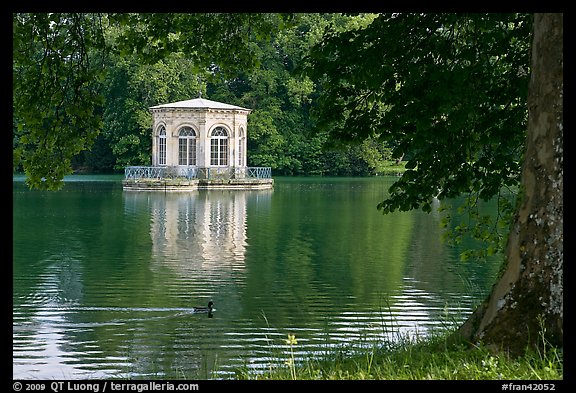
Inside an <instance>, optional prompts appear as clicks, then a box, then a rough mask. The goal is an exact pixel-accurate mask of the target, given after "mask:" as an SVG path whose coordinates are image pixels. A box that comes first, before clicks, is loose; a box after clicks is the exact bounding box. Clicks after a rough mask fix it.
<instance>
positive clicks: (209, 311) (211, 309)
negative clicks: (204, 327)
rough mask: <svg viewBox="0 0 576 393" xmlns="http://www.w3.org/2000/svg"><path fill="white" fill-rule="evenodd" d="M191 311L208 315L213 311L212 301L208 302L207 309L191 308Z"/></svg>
mask: <svg viewBox="0 0 576 393" xmlns="http://www.w3.org/2000/svg"><path fill="white" fill-rule="evenodd" d="M192 309H193V310H194V312H199V313H200V312H204V313H206V312H207V313H209V314H212V311H213V309H214V302H213V301H212V300H210V301H209V302H208V307H192Z"/></svg>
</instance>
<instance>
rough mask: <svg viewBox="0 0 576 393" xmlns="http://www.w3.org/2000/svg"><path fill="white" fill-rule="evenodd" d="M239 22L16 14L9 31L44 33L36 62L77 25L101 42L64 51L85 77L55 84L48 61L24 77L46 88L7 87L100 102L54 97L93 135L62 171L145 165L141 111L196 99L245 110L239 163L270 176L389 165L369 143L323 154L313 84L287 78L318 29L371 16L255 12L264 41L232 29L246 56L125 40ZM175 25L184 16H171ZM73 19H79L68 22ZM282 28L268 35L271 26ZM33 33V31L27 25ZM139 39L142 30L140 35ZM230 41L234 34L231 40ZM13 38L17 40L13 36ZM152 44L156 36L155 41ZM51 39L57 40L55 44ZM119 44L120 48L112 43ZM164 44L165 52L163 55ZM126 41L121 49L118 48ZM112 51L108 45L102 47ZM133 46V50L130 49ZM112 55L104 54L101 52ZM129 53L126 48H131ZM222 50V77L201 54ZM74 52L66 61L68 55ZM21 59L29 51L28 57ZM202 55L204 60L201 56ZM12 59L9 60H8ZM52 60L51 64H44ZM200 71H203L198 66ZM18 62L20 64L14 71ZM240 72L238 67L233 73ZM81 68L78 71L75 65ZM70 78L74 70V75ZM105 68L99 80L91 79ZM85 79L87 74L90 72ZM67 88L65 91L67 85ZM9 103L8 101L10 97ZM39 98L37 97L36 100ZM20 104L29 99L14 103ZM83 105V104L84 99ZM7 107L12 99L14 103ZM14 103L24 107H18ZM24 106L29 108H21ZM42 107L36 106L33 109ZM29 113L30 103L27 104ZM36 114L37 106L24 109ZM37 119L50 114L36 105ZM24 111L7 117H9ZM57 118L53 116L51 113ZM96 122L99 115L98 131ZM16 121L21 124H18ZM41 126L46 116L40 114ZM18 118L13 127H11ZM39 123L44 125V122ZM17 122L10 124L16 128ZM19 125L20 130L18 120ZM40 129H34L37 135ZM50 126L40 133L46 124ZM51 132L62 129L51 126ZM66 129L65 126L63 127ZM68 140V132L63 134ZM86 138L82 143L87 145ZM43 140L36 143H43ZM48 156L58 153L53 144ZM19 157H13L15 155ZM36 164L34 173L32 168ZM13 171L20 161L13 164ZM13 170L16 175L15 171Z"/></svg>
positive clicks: (147, 144) (147, 132) (146, 136)
mask: <svg viewBox="0 0 576 393" xmlns="http://www.w3.org/2000/svg"><path fill="white" fill-rule="evenodd" d="M242 16H243V14H239V15H235V14H229V15H226V14H222V15H216V16H212V17H211V16H210V15H207V14H206V15H204V14H203V15H191V16H189V18H188V19H185V20H177V19H176V18H177V17H178V16H177V15H173V14H169V15H168V14H166V15H164V14H160V15H147V16H144V15H133V16H128V15H98V16H95V15H58V17H56V15H54V16H50V15H48V14H46V15H43V17H42V16H40V15H32V16H30V15H24V16H19V17H17V18H20V25H19V26H18V25H17V26H16V28H17V29H19V31H22V30H25V29H28V30H31V29H33V28H35V29H41V28H42V29H44V30H45V33H44V37H45V39H44V42H41V43H40V44H37V52H38V53H37V54H36V57H37V58H38V61H40V59H41V56H43V55H45V53H46V51H47V50H54V51H58V52H59V53H60V52H61V51H63V50H66V49H64V48H60V46H62V45H65V44H66V45H69V44H67V43H66V41H67V40H68V41H70V42H74V40H72V39H70V38H69V39H67V38H66V35H71V34H73V33H74V30H73V29H74V28H78V26H80V25H81V26H82V28H83V29H85V30H86V31H85V34H86V32H87V31H88V26H89V27H90V28H92V29H101V32H102V36H103V39H104V42H97V41H96V40H97V38H96V37H97V34H96V32H94V38H93V40H94V41H93V45H92V47H87V48H80V45H79V44H78V47H77V48H70V49H68V50H69V51H70V55H71V56H77V55H78V54H77V52H84V54H83V56H85V62H84V63H82V62H80V61H79V62H78V64H76V67H77V70H78V69H80V70H81V71H82V72H85V73H86V74H85V75H83V76H82V75H80V74H81V73H79V74H77V75H76V76H75V77H76V78H82V77H83V78H84V80H78V81H72V80H66V79H61V80H57V81H54V79H58V78H68V79H70V78H71V77H65V76H62V75H61V76H60V77H58V76H56V72H57V70H58V71H60V72H62V71H63V70H64V69H65V67H67V66H69V65H68V64H56V63H55V62H56V59H55V58H47V59H44V60H42V61H43V62H44V64H42V65H41V66H40V69H38V65H34V66H33V67H32V69H31V70H30V69H29V71H30V72H33V71H40V72H45V73H46V74H47V75H48V74H50V73H53V77H51V78H49V79H50V80H48V81H44V82H43V83H38V82H37V81H34V80H33V78H31V77H25V78H22V77H23V76H26V74H25V73H23V71H22V69H18V70H16V72H17V73H18V74H21V75H18V76H16V79H19V80H22V81H26V83H35V82H36V84H37V85H39V86H42V85H44V84H45V83H54V82H56V83H61V84H62V90H64V91H65V90H66V89H68V88H70V86H69V84H70V83H71V84H74V83H77V86H78V91H79V92H80V91H86V94H93V95H96V94H98V95H100V96H101V97H102V100H100V101H94V104H93V107H92V108H88V109H87V108H86V107H84V108H80V107H81V106H82V105H86V102H87V101H89V100H86V97H77V98H76V99H74V100H68V99H67V98H66V97H65V96H63V97H61V98H60V102H61V103H62V105H66V106H67V107H68V109H64V108H62V111H63V113H71V111H73V109H71V102H70V101H72V103H73V102H78V100H83V103H82V104H80V103H79V104H78V108H77V110H78V111H83V110H84V111H87V114H89V116H88V117H90V116H93V117H94V118H93V119H92V123H88V122H87V123H86V124H80V123H77V128H78V129H82V128H92V129H99V130H100V131H99V132H98V133H97V134H95V135H94V134H93V135H90V136H89V137H88V133H87V134H86V135H87V137H86V139H87V141H86V142H87V145H86V146H90V147H89V148H88V149H80V148H78V149H76V150H74V154H72V156H71V157H70V163H71V167H72V168H73V169H74V170H75V171H79V172H112V171H122V170H123V169H124V167H125V166H128V165H150V164H151V144H152V141H151V135H152V130H151V127H152V116H151V114H150V113H149V111H148V108H149V107H150V106H154V105H159V104H164V103H169V102H175V101H180V100H188V99H191V98H196V97H198V96H199V95H200V94H201V96H202V97H204V98H208V99H210V100H214V101H221V102H226V103H230V104H234V105H239V106H243V107H247V108H250V109H253V112H252V114H251V115H250V116H249V124H248V133H249V138H248V141H249V143H248V165H249V166H267V167H272V170H273V173H274V174H275V175H373V174H376V173H378V171H379V169H380V167H381V166H382V165H383V164H384V163H385V162H386V160H389V159H390V158H391V149H390V148H389V147H388V146H387V145H386V144H384V143H380V142H377V141H376V140H372V139H370V138H366V140H365V141H364V142H363V143H361V144H359V145H348V146H346V147H344V148H341V149H329V150H327V149H324V147H325V145H326V144H327V139H328V133H327V132H317V130H316V127H315V122H314V120H313V119H312V118H311V116H310V107H311V105H312V102H313V100H314V98H315V96H317V95H318V92H317V87H316V81H313V80H311V79H310V78H309V77H308V76H306V75H304V74H302V73H301V72H296V71H297V69H298V68H299V67H301V65H302V64H303V61H304V58H305V57H306V55H307V54H308V52H309V50H310V48H311V47H312V46H313V45H316V44H318V42H319V41H320V40H321V39H322V36H323V33H324V31H325V30H326V29H335V30H338V31H343V30H349V29H357V28H360V27H362V26H364V25H366V24H367V23H369V22H370V21H371V20H372V19H373V18H374V16H373V15H355V16H343V15H340V14H296V15H292V16H290V18H288V17H285V18H284V17H282V16H279V15H267V14H260V15H256V16H254V21H253V23H252V25H256V24H257V25H258V26H259V27H260V29H261V30H266V33H265V34H260V33H258V32H257V31H241V32H240V33H239V34H241V36H242V37H241V38H242V39H243V40H247V41H248V45H249V53H246V54H245V53H242V50H241V49H238V46H239V45H240V44H241V43H235V42H234V41H233V40H232V42H228V43H225V44H227V47H222V48H217V49H215V46H216V45H222V44H218V43H213V42H207V43H205V44H203V45H200V43H195V44H196V45H197V46H198V48H195V49H194V52H200V51H205V53H204V54H202V53H189V52H190V51H187V50H185V49H184V50H182V46H184V45H191V44H192V43H190V42H188V41H187V42H186V43H185V44H181V43H180V42H177V41H178V40H184V39H186V40H189V39H190V37H185V38H182V37H176V34H174V33H171V32H166V34H165V38H166V39H167V42H166V43H165V44H166V45H165V47H164V46H162V44H158V45H156V46H155V45H154V42H153V41H154V39H155V38H152V39H147V40H146V41H141V42H140V43H139V42H135V41H136V40H137V39H138V34H140V35H141V37H144V36H145V34H144V32H147V31H145V29H151V30H152V29H155V30H154V31H153V32H152V33H151V34H152V35H153V34H157V35H161V31H159V30H158V28H157V27H156V26H161V28H163V29H169V28H170V26H172V27H173V26H175V25H177V24H182V25H184V24H187V25H188V26H191V25H193V24H195V25H197V27H196V29H203V30H202V31H199V32H197V31H193V32H192V33H191V34H189V36H192V35H193V33H196V35H197V36H205V35H208V34H211V31H210V30H211V29H213V30H214V32H213V35H214V36H215V35H222V34H226V32H225V29H226V28H230V27H232V26H233V27H235V28H236V29H241V28H242V29H246V28H250V25H248V27H246V26H245V25H246V22H247V21H245V20H235V19H234V18H235V17H238V18H240V17H242ZM180 17H181V18H184V16H180ZM74 18H82V20H75V19H74ZM279 23H285V24H289V25H290V27H289V28H286V29H278V28H275V25H276V24H279ZM32 25H34V27H32ZM147 33H148V32H147ZM233 33H234V32H233ZM17 38H18V37H17ZM19 38H21V39H22V42H21V43H20V41H18V42H17V43H16V45H15V46H16V47H19V46H24V45H26V43H27V42H28V43H29V42H31V41H32V39H31V37H29V39H28V40H26V37H25V36H23V35H20V37H19ZM161 39H162V37H160V38H159V40H161ZM57 40H61V42H57ZM122 40H124V41H122ZM170 40H173V42H174V46H173V47H170ZM123 42H126V47H123V46H122V44H123ZM111 43H113V44H111ZM139 44H141V48H138V45H139ZM112 45H113V46H114V47H115V48H113V49H110V47H111V46H112ZM133 49H136V50H133ZM216 50H217V51H219V52H218V55H219V56H222V54H221V53H220V52H226V51H228V52H231V53H229V54H227V55H228V56H238V58H230V59H229V62H230V63H236V65H237V67H238V69H237V70H236V72H234V73H231V72H228V73H227V72H224V71H223V70H222V68H221V67H220V66H219V65H218V64H217V63H215V62H213V61H212V59H211V58H209V57H208V56H210V55H212V56H214V53H215V51H216ZM75 52H76V53H75ZM28 54H29V52H28ZM203 56H205V57H203ZM16 59H17V60H18V57H17V56H16ZM50 61H52V62H54V63H55V64H49V62H50ZM208 62H209V63H210V66H208V67H205V66H204V64H206V63H208ZM20 64H21V63H20ZM243 64H245V67H243ZM83 65H84V66H85V70H82V69H81V67H82V66H83ZM77 70H76V71H77ZM101 70H105V71H106V72H100V71H101ZM91 73H92V74H91ZM72 88H73V87H72ZM15 94H16V95H17V94H18V93H15ZM39 96H43V94H39ZM20 98H21V99H22V100H26V99H28V100H30V98H31V97H20ZM88 98H90V97H88ZM57 100H58V98H54V97H51V101H52V105H53V106H55V107H58V106H59V105H60V102H58V101H57ZM16 101H17V103H18V102H19V101H20V100H19V99H18V97H16ZM23 104H24V102H23ZM28 104H30V102H28ZM43 105H46V104H43ZM29 107H31V108H34V105H31V106H29ZM34 109H37V108H34ZM46 110H47V112H51V111H52V109H50V108H47V107H46ZM25 111H26V109H22V110H21V109H17V110H16V116H18V115H20V114H21V113H22V112H25ZM52 114H55V115H56V116H58V113H52ZM96 116H100V117H101V124H98V121H97V119H96ZM22 117H24V118H25V117H26V116H22ZM46 118H49V115H48V116H46ZM18 120H20V119H18ZM44 122H45V123H46V120H45V121H44ZM16 123H17V124H16ZM23 123H24V122H21V121H15V135H16V138H15V148H16V149H17V150H18V148H24V147H25V145H26V142H27V141H28V139H27V135H26V129H25V127H24V126H23ZM26 123H28V122H26ZM47 125H48V124H43V127H45V126H47ZM48 126H50V125H48ZM52 126H54V127H58V128H59V129H60V130H61V129H62V128H64V127H63V124H53V125H52ZM70 126H71V127H72V128H73V127H74V126H73V125H71V124H70ZM70 132H73V130H70ZM54 138H55V140H54V141H53V144H54V145H57V144H62V145H64V144H66V143H68V142H69V141H70V138H66V137H65V136H64V135H60V137H57V136H56V135H55V136H54ZM88 139H90V140H88ZM45 142H46V141H44V142H43V143H45ZM52 154H58V147H57V146H54V151H53V152H52ZM19 157H20V156H19ZM40 161H41V160H38V162H37V163H36V164H34V165H40ZM19 164H20V163H19ZM16 169H20V170H21V169H22V167H21V164H20V165H18V164H17V168H16Z"/></svg>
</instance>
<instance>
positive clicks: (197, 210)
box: [125, 190, 272, 277]
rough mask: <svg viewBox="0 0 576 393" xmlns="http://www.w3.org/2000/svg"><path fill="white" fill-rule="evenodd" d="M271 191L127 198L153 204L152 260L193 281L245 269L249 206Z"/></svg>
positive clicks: (148, 194)
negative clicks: (202, 276) (248, 204)
mask: <svg viewBox="0 0 576 393" xmlns="http://www.w3.org/2000/svg"><path fill="white" fill-rule="evenodd" d="M271 192H272V190H262V191H256V192H255V191H240V190H210V191H196V192H186V193H166V194H158V193H148V192H139V193H130V194H127V195H126V196H125V197H126V198H128V199H134V202H135V203H136V204H138V203H139V202H143V203H144V201H146V202H147V203H148V204H149V209H150V236H151V240H152V255H153V260H159V261H161V263H162V265H163V266H170V267H171V268H172V269H174V270H175V271H178V272H181V273H183V274H186V275H187V276H188V277H191V276H190V275H188V274H194V275H196V273H197V272H203V273H204V274H209V273H217V272H218V271H219V272H222V271H223V270H230V269H231V270H237V269H240V270H243V269H244V259H245V253H246V247H247V236H246V209H247V201H248V199H250V198H262V196H267V197H270V195H271ZM138 199H139V200H138Z"/></svg>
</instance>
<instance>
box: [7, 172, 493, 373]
mask: <svg viewBox="0 0 576 393" xmlns="http://www.w3.org/2000/svg"><path fill="white" fill-rule="evenodd" d="M393 180H394V178H391V177H390V178H386V177H378V178H275V186H274V189H273V190H262V191H196V192H185V193H167V194H166V193H161V192H160V193H154V192H133V191H132V192H125V191H122V186H121V177H117V176H111V177H110V176H108V177H106V176H72V177H69V178H67V182H66V186H65V187H64V189H63V190H61V191H58V192H42V191H29V190H28V189H27V188H26V186H25V185H24V183H23V181H22V179H21V178H15V180H14V182H13V321H14V329H13V332H14V333H13V377H14V378H23V379H28V378H36V379H74V378H167V377H169V378H180V377H181V378H230V377H233V375H234V372H235V371H236V370H238V369H241V368H246V367H247V368H250V369H253V370H264V369H267V368H268V367H270V365H274V364H277V363H282V362H283V360H284V355H285V354H286V353H287V351H288V349H287V347H286V346H285V339H286V337H287V335H288V334H294V335H295V336H296V338H297V340H298V345H297V346H296V348H294V354H295V356H296V357H297V358H303V357H305V356H308V355H310V354H322V353H323V352H324V351H326V350H328V349H329V348H331V347H334V346H341V345H348V344H355V345H367V344H368V345H369V344H370V343H372V342H374V341H381V340H385V339H394V338H395V337H398V335H399V334H400V335H425V334H427V333H428V332H429V331H430V329H435V328H438V327H441V326H444V325H446V324H451V323H457V322H459V321H462V320H463V319H465V318H466V316H468V315H469V314H470V313H471V311H472V308H473V306H474V305H475V304H477V303H478V302H479V301H480V300H481V299H483V297H484V296H485V294H486V293H487V292H488V291H489V288H490V287H491V285H492V283H493V280H494V277H495V275H496V272H497V270H498V263H499V262H498V261H497V260H496V259H495V260H493V261H488V262H486V263H483V264H478V263H473V262H467V263H462V262H459V254H458V253H459V250H456V249H452V248H449V247H448V246H446V245H445V244H443V243H442V242H441V229H440V226H439V221H440V216H439V214H438V213H437V212H433V213H431V214H426V213H423V212H420V211H416V212H405V213H394V214H391V215H386V216H383V215H382V214H381V213H380V212H379V211H378V210H377V209H376V205H377V204H378V202H380V201H381V200H383V199H384V198H385V197H386V194H387V189H388V187H389V186H390V185H391V184H392V182H393ZM487 208H488V209H490V206H488V207H487ZM209 300H213V301H214V303H215V311H214V312H213V314H212V315H211V317H210V318H209V317H208V315H207V314H200V313H195V312H194V309H193V307H194V306H205V305H206V304H207V302H208V301H209Z"/></svg>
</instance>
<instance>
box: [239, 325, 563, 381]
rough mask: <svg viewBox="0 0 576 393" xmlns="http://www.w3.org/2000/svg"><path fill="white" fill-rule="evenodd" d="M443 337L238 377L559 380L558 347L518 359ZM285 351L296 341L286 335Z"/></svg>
mask: <svg viewBox="0 0 576 393" xmlns="http://www.w3.org/2000/svg"><path fill="white" fill-rule="evenodd" d="M446 337H447V336H446V335H445V336H443V337H442V336H438V337H432V338H427V339H423V340H420V341H419V342H416V343H413V342H412V343H409V342H404V343H400V344H393V345H380V346H374V347H372V348H366V349H352V348H338V349H335V350H334V352H333V353H330V354H328V355H327V356H326V357H324V358H323V359H308V360H306V361H304V362H302V363H301V364H296V363H295V360H294V357H293V356H291V355H285V357H286V359H285V362H284V366H278V367H276V368H271V369H270V370H269V371H267V372H265V373H263V374H261V373H258V374H256V373H253V372H249V371H247V370H243V371H239V372H238V373H237V375H236V377H237V379H259V380H261V379H273V380H288V379H304V380H318V379H322V380H324V379H338V380H343V379H347V380H348V379H350V380H360V379H377V380H457V379H459V380H498V379H506V380H561V379H563V357H562V351H561V350H558V349H555V348H550V347H545V349H544V350H543V351H542V352H536V351H528V352H526V353H525V354H524V355H523V356H522V357H519V358H510V357H508V356H506V355H504V354H502V355H494V354H492V353H490V352H489V351H488V350H487V349H486V348H482V347H474V348H470V347H467V346H465V345H464V344H451V345H449V344H448V343H447V340H446ZM286 344H287V345H288V346H289V347H290V351H289V353H290V354H292V353H293V351H292V349H293V348H294V347H295V346H296V345H297V339H296V337H294V336H290V335H289V336H288V340H286Z"/></svg>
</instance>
